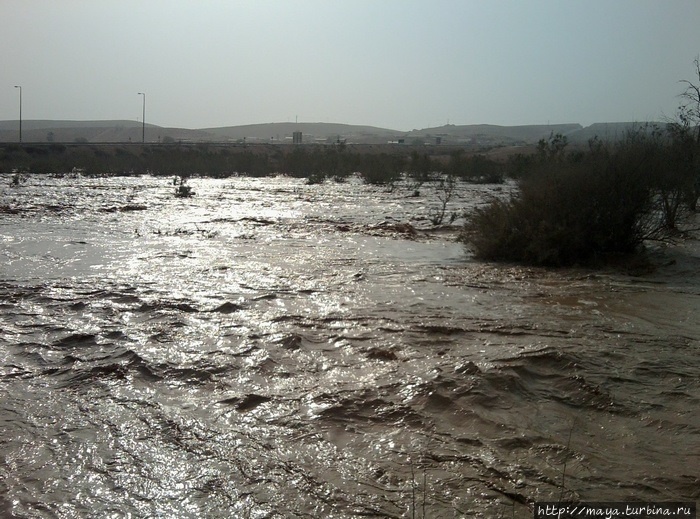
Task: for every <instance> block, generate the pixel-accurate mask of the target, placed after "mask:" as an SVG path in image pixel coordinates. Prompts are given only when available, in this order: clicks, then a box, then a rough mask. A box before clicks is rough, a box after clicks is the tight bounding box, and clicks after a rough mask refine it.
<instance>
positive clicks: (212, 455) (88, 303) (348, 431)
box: [0, 175, 700, 518]
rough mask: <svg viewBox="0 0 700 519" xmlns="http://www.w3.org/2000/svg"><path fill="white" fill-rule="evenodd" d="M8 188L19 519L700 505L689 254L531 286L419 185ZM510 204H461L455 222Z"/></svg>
mask: <svg viewBox="0 0 700 519" xmlns="http://www.w3.org/2000/svg"><path fill="white" fill-rule="evenodd" d="M10 183H11V182H10V177H9V176H8V175H4V176H0V190H1V191H0V192H1V194H0V392H1V393H0V395H1V401H0V516H2V517H16V518H82V517H96V518H97V517H100V518H122V517H132V518H142V517H144V518H145V517H159V518H190V517H191V518H203V517H207V518H219V517H221V518H228V517H235V518H294V517H304V518H316V517H334V518H350V517H416V518H422V517H430V518H439V517H467V516H468V517H471V516H474V517H532V508H531V507H532V504H533V503H534V502H535V501H545V500H549V501H558V500H578V499H580V500H585V501H624V500H641V501H656V502H659V501H697V500H698V499H700V412H698V411H699V410H700V362H699V360H700V318H699V317H698V316H699V315H700V247H699V246H698V244H697V242H693V241H690V242H686V243H684V244H683V245H682V246H679V247H676V248H668V249H666V250H663V251H660V252H659V253H657V257H656V259H657V260H658V261H657V263H658V265H659V267H658V268H657V269H656V270H654V271H651V270H643V269H637V271H635V272H630V273H621V272H616V271H603V272H601V271H592V270H583V269H567V270H547V269H533V268H522V267H517V266H509V265H499V264H491V263H484V262H478V261H475V260H473V259H471V258H470V257H469V255H468V254H466V253H465V251H464V249H463V248H462V246H461V245H459V244H458V243H456V242H455V241H454V234H455V233H454V231H450V230H447V231H445V230H434V229H432V227H431V224H430V220H429V219H428V217H429V215H431V214H434V212H435V210H436V208H439V206H440V202H439V200H438V198H437V197H436V194H437V193H436V192H435V189H434V188H432V187H430V186H427V185H424V186H422V187H421V188H420V190H421V196H418V197H414V196H411V195H412V194H413V192H412V191H413V188H409V187H408V186H398V187H397V188H396V189H394V190H392V191H389V190H387V189H384V188H373V187H368V186H365V185H363V184H361V183H360V182H357V181H355V180H351V181H350V182H347V183H343V184H336V183H330V182H329V183H325V184H320V185H306V184H305V183H304V181H302V180H296V179H290V178H284V177H279V178H266V179H250V178H230V179H193V180H191V181H190V185H191V186H192V187H193V189H194V191H195V192H196V195H195V196H194V197H192V198H176V197H175V196H174V187H173V185H172V179H167V178H153V177H138V178H137V177H124V178H121V177H114V178H82V177H75V178H51V177H48V176H31V177H29V179H28V180H27V182H26V183H24V184H22V185H20V186H18V187H11V186H10ZM497 189H499V188H495V187H493V186H491V187H489V186H464V185H463V186H460V188H459V191H458V196H456V197H454V198H453V199H452V200H450V201H449V204H448V207H447V210H448V214H449V212H451V211H457V210H461V209H463V208H469V207H473V206H474V205H475V204H479V203H484V202H485V201H486V200H487V199H488V197H489V196H493V195H499V192H498V191H497ZM503 189H507V187H504V188H503ZM500 194H502V192H501V193H500Z"/></svg>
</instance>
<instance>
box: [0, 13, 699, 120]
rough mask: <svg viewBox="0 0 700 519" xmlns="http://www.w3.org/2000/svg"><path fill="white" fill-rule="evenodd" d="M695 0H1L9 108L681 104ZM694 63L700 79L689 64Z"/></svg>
mask: <svg viewBox="0 0 700 519" xmlns="http://www.w3.org/2000/svg"><path fill="white" fill-rule="evenodd" d="M698 27H700V1H699V0H653V1H651V0H421V1H419V0H345V1H342V0H247V1H235V0H0V44H1V45H2V47H1V48H2V52H0V78H1V80H0V119H2V120H8V119H17V117H18V110H19V90H18V89H15V88H14V85H22V88H23V90H22V92H23V118H24V119H78V120H86V119H90V120H93V119H130V120H137V119H138V120H140V118H141V109H142V104H141V103H142V97H141V96H139V95H137V92H145V93H146V122H147V123H153V124H158V125H161V126H177V127H185V128H204V127H213V126H228V125H238V124H250V123H263V122H284V121H294V120H295V118H296V117H298V120H299V121H304V122H340V123H349V124H368V125H374V126H380V127H386V128H393V129H398V130H410V129H413V128H424V127H430V126H438V125H442V124H445V123H447V122H448V121H449V122H450V123H452V124H478V123H489V124H501V125H518V124H546V123H548V122H550V123H568V122H578V123H581V124H583V125H587V124H591V123H593V122H613V121H643V120H650V119H654V120H658V119H661V118H663V117H672V116H673V115H674V114H675V111H676V107H677V104H678V97H677V96H678V94H679V93H680V92H681V91H682V90H683V86H682V85H681V84H680V83H679V80H680V79H694V78H693V70H694V69H693V59H694V58H695V57H696V56H697V55H698V54H699V53H700V33H699V32H698ZM695 79H697V78H695Z"/></svg>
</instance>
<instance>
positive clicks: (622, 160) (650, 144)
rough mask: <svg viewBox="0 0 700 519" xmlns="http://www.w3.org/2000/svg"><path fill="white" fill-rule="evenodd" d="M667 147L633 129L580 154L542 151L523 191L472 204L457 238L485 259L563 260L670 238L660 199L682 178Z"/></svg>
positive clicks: (582, 258)
mask: <svg viewBox="0 0 700 519" xmlns="http://www.w3.org/2000/svg"><path fill="white" fill-rule="evenodd" d="M668 150H669V147H668V146H666V145H664V143H663V142H662V141H661V140H660V139H659V138H657V137H655V136H652V137H648V136H646V135H642V134H634V135H630V136H629V137H628V138H627V139H626V140H624V141H623V142H621V143H618V144H616V145H615V146H613V147H612V148H610V147H608V146H605V145H600V144H599V143H596V145H595V146H592V147H591V149H590V150H589V151H588V152H587V153H584V154H581V153H579V154H576V155H575V156H574V155H571V156H568V157H565V156H564V155H563V153H562V150H561V149H559V148H558V149H556V153H542V154H541V156H540V157H539V159H538V160H535V161H533V162H532V163H531V164H530V165H529V167H528V171H527V172H526V173H527V174H525V175H523V177H522V179H521V180H520V184H519V187H520V190H519V192H518V194H517V195H514V196H513V197H512V198H511V199H510V200H494V201H492V202H491V203H490V204H488V205H487V206H485V207H482V208H479V209H477V210H475V211H474V212H473V213H472V214H471V215H469V216H468V218H467V222H466V224H465V226H464V229H463V231H462V234H461V236H460V240H461V241H462V242H464V243H465V244H467V245H468V246H469V247H470V248H471V249H472V250H473V252H474V254H475V255H476V257H478V258H481V259H489V260H504V261H514V262H523V263H528V264H536V265H549V266H561V265H574V264H584V263H590V262H594V261H596V260H600V259H602V258H605V257H606V256H609V255H615V254H625V253H630V252H634V251H635V250H636V249H637V248H638V247H639V246H640V245H641V244H642V243H643V242H644V240H646V239H662V240H663V239H666V238H668V237H669V236H671V235H672V234H673V232H674V228H673V226H672V225H670V224H669V221H668V219H667V216H666V214H665V212H664V211H663V210H662V209H663V208H662V207H660V205H659V197H660V196H661V189H660V188H661V186H662V185H664V186H666V188H667V189H668V186H670V185H673V183H674V182H677V180H676V179H675V177H674V176H673V174H672V170H670V169H669V166H668V164H669V160H668V159H669V156H668ZM544 151H547V150H546V149H544Z"/></svg>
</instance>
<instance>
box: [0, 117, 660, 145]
mask: <svg viewBox="0 0 700 519" xmlns="http://www.w3.org/2000/svg"><path fill="white" fill-rule="evenodd" d="M647 124H654V123H645V122H634V123H631V122H616V123H596V124H592V125H590V126H588V127H585V128H584V127H583V126H581V125H580V124H578V123H568V124H541V125H520V126H498V125H492V124H470V125H454V124H447V125H444V126H437V127H433V128H423V129H414V130H411V131H401V130H393V129H389V128H378V127H375V126H363V125H352V124H340V123H309V122H301V123H293V122H278V123H263V124H247V125H240V126H225V127H217V128H200V129H187V128H166V127H161V126H157V125H154V124H148V123H147V124H146V128H145V130H146V131H145V134H146V135H145V140H146V142H151V143H153V142H194V143H196V142H231V143H235V142H246V143H256V142H258V143H260V142H262V143H287V142H290V141H291V138H292V133H293V132H295V131H299V132H302V135H303V142H304V143H333V142H336V141H338V140H341V141H343V142H348V143H356V144H385V143H387V142H394V143H405V144H414V145H415V144H429V145H435V144H447V145H459V146H470V147H487V146H496V145H506V146H508V145H510V146H519V145H528V144H534V143H537V142H538V141H539V140H540V139H543V138H544V139H546V138H548V137H549V136H550V135H551V134H558V133H560V134H562V135H565V136H566V137H567V138H568V139H569V140H570V141H571V142H576V143H579V142H580V143H585V142H587V141H588V140H589V139H591V138H593V137H595V136H597V137H598V138H600V139H602V140H615V139H618V138H621V137H623V136H624V135H626V133H627V132H629V131H631V130H632V131H633V130H635V129H638V128H639V127H643V126H645V125H647ZM656 124H658V125H659V126H664V124H663V123H656ZM18 127H19V123H18V121H17V120H14V121H12V120H11V121H0V142H17V141H18V136H19V132H18ZM141 139H142V124H141V122H139V121H128V120H112V121H52V120H24V121H22V140H23V142H25V143H30V142H32V143H41V142H43V143H47V142H64V143H71V142H90V143H128V142H141Z"/></svg>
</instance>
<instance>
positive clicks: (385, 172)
mask: <svg viewBox="0 0 700 519" xmlns="http://www.w3.org/2000/svg"><path fill="white" fill-rule="evenodd" d="M74 168H75V169H79V170H81V171H83V172H85V173H86V174H92V175H141V174H152V175H177V176H194V175H201V176H212V177H223V176H231V175H246V176H256V177H260V176H269V175H276V174H286V175H290V176H293V177H298V178H306V179H308V180H309V182H311V183H313V182H322V181H324V180H326V179H333V180H336V181H343V180H344V179H346V178H347V177H348V176H350V175H352V174H353V173H359V174H360V176H361V177H362V178H363V179H364V181H365V182H367V183H370V184H391V183H393V182H395V181H397V180H399V179H400V178H402V177H403V176H404V175H406V176H408V177H409V178H411V179H412V180H415V181H416V182H417V183H422V182H426V181H432V180H439V179H440V178H442V177H443V176H444V175H445V174H447V175H450V176H454V177H456V178H460V179H463V180H466V181H472V182H502V181H503V168H504V164H502V163H498V162H495V161H493V160H491V159H489V158H487V157H485V156H481V155H467V154H466V153H464V152H463V151H461V150H458V151H455V152H453V153H452V154H451V156H448V157H444V156H441V155H435V156H433V155H429V154H428V153H422V154H421V153H419V152H418V151H416V150H415V149H414V150H411V151H409V150H403V151H401V150H400V149H399V148H397V149H396V150H395V151H392V152H387V151H377V150H376V149H372V150H369V151H356V150H350V149H347V148H346V146H344V145H342V144H341V145H338V146H313V145H312V146H294V147H287V146H274V145H270V146H258V147H255V146H252V147H250V148H240V147H235V146H232V147H221V146H209V145H207V144H200V145H190V146H179V145H172V146H119V145H113V146H109V145H82V146H65V145H61V144H51V145H25V146H20V145H5V146H4V147H0V171H4V172H11V171H22V172H28V173H29V172H30V173H58V174H60V173H66V172H70V171H72V170H73V169H74Z"/></svg>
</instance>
